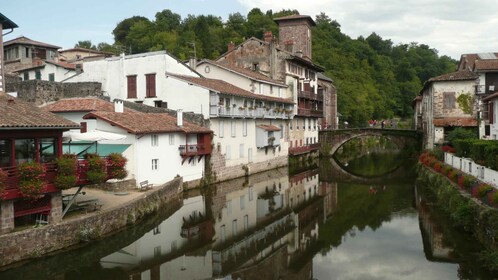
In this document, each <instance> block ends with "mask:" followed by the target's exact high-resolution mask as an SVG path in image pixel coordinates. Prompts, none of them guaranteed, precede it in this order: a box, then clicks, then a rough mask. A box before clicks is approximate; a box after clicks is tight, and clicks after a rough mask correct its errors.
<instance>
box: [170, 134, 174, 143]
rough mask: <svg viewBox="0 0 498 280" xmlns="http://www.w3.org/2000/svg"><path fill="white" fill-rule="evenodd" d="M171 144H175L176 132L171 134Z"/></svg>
mask: <svg viewBox="0 0 498 280" xmlns="http://www.w3.org/2000/svg"><path fill="white" fill-rule="evenodd" d="M169 144H170V145H175V135H174V134H170V135H169Z"/></svg>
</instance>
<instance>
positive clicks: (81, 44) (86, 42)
mask: <svg viewBox="0 0 498 280" xmlns="http://www.w3.org/2000/svg"><path fill="white" fill-rule="evenodd" d="M74 47H75V48H84V49H92V50H96V49H97V47H95V45H92V41H90V40H84V41H78V43H77V44H75V45H74Z"/></svg>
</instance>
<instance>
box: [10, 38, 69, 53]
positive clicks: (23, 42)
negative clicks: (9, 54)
mask: <svg viewBox="0 0 498 280" xmlns="http://www.w3.org/2000/svg"><path fill="white" fill-rule="evenodd" d="M3 45H4V47H7V46H10V45H31V46H38V47H44V48H48V49H55V50H57V49H60V48H61V47H59V46H55V45H50V44H47V43H43V42H39V41H35V40H31V39H30V38H28V37H25V36H21V37H17V38H14V39H12V40H9V41H6V42H4V43H3Z"/></svg>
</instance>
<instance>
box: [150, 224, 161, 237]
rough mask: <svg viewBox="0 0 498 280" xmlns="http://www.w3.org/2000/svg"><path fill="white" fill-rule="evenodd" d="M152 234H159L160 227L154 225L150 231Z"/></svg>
mask: <svg viewBox="0 0 498 280" xmlns="http://www.w3.org/2000/svg"><path fill="white" fill-rule="evenodd" d="M152 233H153V234H154V235H157V234H160V233H161V228H160V227H159V226H157V227H155V228H154V230H153V231H152Z"/></svg>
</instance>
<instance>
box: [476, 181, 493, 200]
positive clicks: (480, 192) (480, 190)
mask: <svg viewBox="0 0 498 280" xmlns="http://www.w3.org/2000/svg"><path fill="white" fill-rule="evenodd" d="M492 190H493V187H491V186H490V185H488V184H479V185H478V186H477V187H475V188H474V189H473V192H472V195H473V196H474V197H477V198H483V197H485V196H486V194H487V193H488V192H490V191H492Z"/></svg>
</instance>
